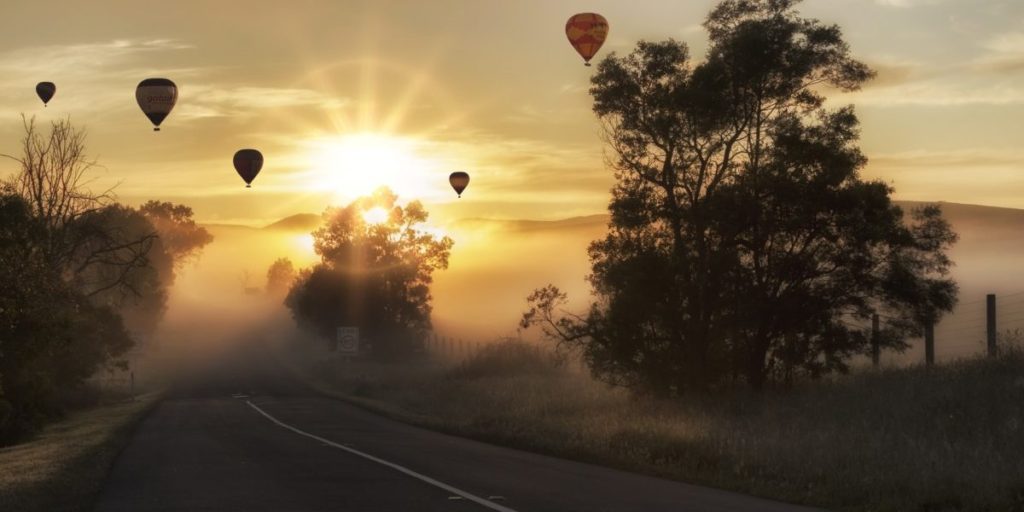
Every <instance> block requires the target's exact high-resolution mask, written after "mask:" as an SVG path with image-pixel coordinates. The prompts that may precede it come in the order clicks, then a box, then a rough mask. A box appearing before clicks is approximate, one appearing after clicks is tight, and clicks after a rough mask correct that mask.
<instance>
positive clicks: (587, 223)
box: [454, 213, 608, 232]
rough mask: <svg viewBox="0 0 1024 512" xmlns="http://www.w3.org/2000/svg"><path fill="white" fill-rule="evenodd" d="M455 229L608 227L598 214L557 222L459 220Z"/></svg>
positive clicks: (571, 228) (552, 229) (605, 217)
mask: <svg viewBox="0 0 1024 512" xmlns="http://www.w3.org/2000/svg"><path fill="white" fill-rule="evenodd" d="M454 225H455V226H456V227H466V228H470V229H472V228H487V227H491V228H500V229H503V230H506V231H518V232H524V231H558V230H575V229H587V228H594V227H600V228H604V227H605V226H607V225H608V215H607V214H604V213H599V214H596V215H585V216H581V217H569V218H567V219H559V220H523V219H482V218H472V219H461V220H458V221H456V222H455V223H454Z"/></svg>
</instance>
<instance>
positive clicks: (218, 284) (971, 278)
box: [154, 202, 1024, 364]
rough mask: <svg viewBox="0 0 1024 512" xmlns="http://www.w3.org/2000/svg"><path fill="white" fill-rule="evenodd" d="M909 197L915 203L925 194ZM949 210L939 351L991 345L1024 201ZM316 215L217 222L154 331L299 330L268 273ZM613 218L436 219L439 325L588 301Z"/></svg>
mask: <svg viewBox="0 0 1024 512" xmlns="http://www.w3.org/2000/svg"><path fill="white" fill-rule="evenodd" d="M901 204H902V205H903V206H904V207H905V208H906V209H909V208H912V207H914V206H915V205H918V204H921V203H913V202H904V203H901ZM943 213H944V215H945V216H946V218H947V219H948V220H949V221H950V222H951V223H952V225H953V228H954V230H955V231H956V232H957V233H958V234H959V235H960V241H959V243H957V244H956V246H954V248H953V249H952V251H951V252H950V256H951V258H952V259H953V260H954V262H955V263H956V265H955V267H954V268H953V270H952V273H953V277H954V278H955V279H956V280H957V282H958V283H959V285H960V304H961V305H959V306H958V307H957V309H956V311H955V312H954V314H953V315H951V316H948V317H946V318H944V319H943V321H942V322H940V323H939V325H938V326H937V328H936V340H937V341H936V357H937V359H938V360H940V361H942V360H950V359H954V358H958V357H963V356H968V355H971V354H975V353H978V352H979V351H981V350H983V349H984V332H985V331H984V326H985V323H984V318H985V317H984V315H985V310H984V298H985V294H986V293H995V294H997V296H999V297H1000V301H999V309H998V311H999V315H998V317H997V321H998V328H999V330H1000V331H1003V330H1004V329H1015V328H1024V314H1022V313H1021V311H1022V310H1024V300H1021V296H1014V295H1013V294H1015V293H1018V292H1021V291H1024V275H1022V274H1021V272H1020V254H1022V253H1024V210H1017V209H1008V208H994V207H986V206H973V205H962V204H953V203H943ZM318 222H319V216H318V215H311V214H303V215H295V216H292V217H288V218H286V219H284V220H283V221H281V222H278V223H275V224H273V225H271V226H267V227H263V228H257V227H245V226H234V225H217V224H212V225H207V226H206V227H207V229H209V230H210V232H211V233H212V234H213V235H214V242H213V243H212V244H210V245H209V246H207V247H206V248H205V249H204V251H203V253H202V255H201V256H200V257H199V258H198V259H197V260H194V261H192V262H191V263H188V264H187V265H186V266H185V268H184V269H182V271H181V273H180V277H179V278H178V280H177V282H176V283H175V286H174V287H173V289H172V294H171V297H170V301H169V304H168V314H167V317H166V318H165V320H164V322H163V325H162V327H161V328H160V330H159V332H158V333H157V335H156V336H155V340H154V341H155V342H156V343H157V344H158V345H160V348H161V350H163V351H165V352H166V351H168V350H171V351H173V349H175V348H182V349H185V350H184V352H185V353H186V354H189V355H198V354H204V353H207V352H209V351H217V350H219V349H221V348H223V347H224V346H226V345H231V344H232V343H233V342H240V341H246V340H249V341H251V340H253V339H263V340H268V341H271V340H272V341H279V340H274V338H278V339H291V338H292V337H294V336H297V335H299V334H298V333H297V331H296V329H295V327H294V323H293V322H292V320H291V315H290V313H289V312H288V310H287V309H286V308H284V307H283V305H282V303H281V301H282V298H281V297H277V296H270V295H268V294H267V293H266V292H265V290H264V287H265V285H266V272H267V268H268V267H269V266H270V264H271V263H272V262H273V261H274V260H275V259H277V258H280V257H287V258H290V259H291V260H292V261H293V262H294V263H295V266H296V268H305V267H309V266H310V265H312V264H313V263H314V262H316V261H317V257H316V254H315V253H314V252H313V250H312V245H311V244H312V238H311V236H310V232H311V231H312V230H313V229H315V227H316V225H317V224H318ZM606 223H607V216H606V215H603V214H598V215H590V216H584V217H573V218H569V219H564V220H558V221H533V220H495V219H480V218H473V219H461V220H455V221H452V222H450V223H448V224H444V225H439V226H437V228H438V229H439V230H441V231H443V232H444V233H446V234H448V235H449V236H451V237H452V238H453V239H454V240H455V246H454V247H453V249H452V252H451V257H450V260H449V268H448V269H447V270H445V271H442V272H438V273H437V274H435V282H434V286H433V290H432V293H433V296H434V301H433V305H434V310H433V324H434V330H435V332H436V333H438V334H440V335H443V336H450V337H456V338H464V339H467V340H472V341H479V342H489V341H493V340H496V339H498V338H500V337H503V336H513V335H516V333H517V332H516V329H517V324H518V320H519V317H520V315H521V314H522V312H523V310H524V309H525V298H526V296H527V295H528V294H529V293H530V292H531V291H532V290H533V289H534V288H537V287H539V286H542V285H544V284H547V283H553V284H556V285H558V286H559V287H561V288H563V289H564V290H565V291H567V292H568V293H569V297H570V300H571V307H572V308H576V309H578V310H582V308H584V307H586V304H587V300H588V299H589V285H588V283H587V282H586V275H587V274H588V272H589V261H588V258H587V246H588V244H589V243H590V242H591V241H592V240H595V239H597V238H600V237H601V236H602V235H603V233H604V232H605V230H606ZM240 329H241V330H240ZM524 336H525V337H527V338H531V339H532V338H536V333H533V332H529V333H525V334H524ZM911 341H912V345H913V346H912V348H911V349H909V350H908V351H907V352H906V353H904V354H894V353H883V356H882V361H883V363H890V364H905V363H913V362H920V361H922V360H923V358H924V348H923V345H922V344H920V343H918V342H917V340H911Z"/></svg>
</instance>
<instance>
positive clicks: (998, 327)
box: [870, 292, 1024, 366]
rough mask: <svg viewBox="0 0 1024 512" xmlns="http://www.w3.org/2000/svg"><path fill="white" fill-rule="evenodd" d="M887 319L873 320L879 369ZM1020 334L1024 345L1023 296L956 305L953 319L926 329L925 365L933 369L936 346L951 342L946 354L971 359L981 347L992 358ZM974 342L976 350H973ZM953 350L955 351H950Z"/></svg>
mask: <svg viewBox="0 0 1024 512" xmlns="http://www.w3.org/2000/svg"><path fill="white" fill-rule="evenodd" d="M884 318H888V317H886V316H885V315H874V316H873V317H872V318H871V327H870V328H871V361H872V364H874V365H875V366H878V364H879V360H880V357H881V348H880V347H879V343H878V340H879V329H880V323H881V319H884ZM1015 332H1016V333H1020V335H1021V337H1022V339H1021V341H1024V292H1018V293H1011V294H1006V295H1001V296H997V295H996V294H994V293H990V294H988V295H986V296H985V298H983V299H977V300H973V301H970V302H965V303H961V304H958V305H957V308H956V310H955V311H954V313H953V314H952V315H949V316H947V317H946V318H944V319H942V320H940V321H939V322H938V323H937V324H932V325H925V326H924V337H923V338H922V339H921V341H922V342H923V345H924V361H925V364H927V365H934V364H935V359H936V347H937V344H939V343H942V342H943V341H950V342H952V345H948V346H947V347H946V348H947V351H949V353H950V355H952V356H964V355H969V353H970V352H974V351H975V350H976V347H977V346H978V345H982V346H983V347H984V352H985V353H987V354H988V356H989V357H995V356H996V355H997V354H998V352H999V344H1000V343H1005V342H1006V341H1008V340H1006V339H1005V335H1006V334H1010V333H1015ZM972 342H973V343H974V344H973V347H975V348H974V349H972ZM950 349H952V350H950Z"/></svg>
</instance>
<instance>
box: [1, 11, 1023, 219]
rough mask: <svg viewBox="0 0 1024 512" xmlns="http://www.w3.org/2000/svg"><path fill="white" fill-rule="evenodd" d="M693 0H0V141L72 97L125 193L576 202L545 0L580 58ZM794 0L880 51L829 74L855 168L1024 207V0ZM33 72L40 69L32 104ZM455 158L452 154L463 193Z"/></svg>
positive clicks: (905, 185)
mask: <svg viewBox="0 0 1024 512" xmlns="http://www.w3.org/2000/svg"><path fill="white" fill-rule="evenodd" d="M713 4H714V2H713V1H712V0H687V1H679V0H662V1H655V0H630V1H618V2H616V1H586V2H583V1H575V0H572V1H569V0H566V1H557V2H552V1H549V0H528V1H523V0H516V1H514V2H513V1H505V2H497V1H476V0H460V1H455V0H444V1H434V0H432V1H430V2H422V1H408V2H381V1H374V2H348V1H340V0H336V1H328V0H323V1H290V2H278V1H258V0H245V1H237V2H236V1H217V2H207V1H193V0H179V1H174V2H169V1H163V2H146V1H140V0H132V1H104V0H96V1H90V2H79V1H73V2H72V1H66V2H62V1H49V2H46V3H45V4H44V3H42V2H35V1H31V2H29V1H5V2H4V4H3V9H2V13H0V151H2V152H6V153H10V152H16V151H17V141H18V138H19V135H20V133H19V132H20V129H21V125H20V119H19V115H20V114H21V113H25V114H28V115H36V116H37V118H38V120H40V121H47V120H50V119H54V118H56V117H57V116H63V115H70V116H71V119H72V121H73V122H75V123H76V124H79V125H82V126H84V127H86V128H87V130H88V132H89V148H90V153H91V154H93V155H94V156H96V157H97V158H98V159H99V161H100V163H101V164H102V165H103V166H104V168H103V170H102V171H101V177H100V178H101V179H100V183H101V184H106V183H114V182H120V185H119V188H118V189H117V190H118V194H119V196H120V197H121V199H122V200H124V201H126V202H129V203H137V202H140V201H142V200H145V199H149V198H158V199H164V200H174V201H179V202H184V203H187V204H190V205H192V206H193V207H194V208H195V210H196V212H197V215H198V217H199V218H200V219H201V220H205V221H209V222H243V223H249V224H260V223H263V222H266V221H271V220H274V219H276V218H279V217H282V216H285V215H289V214H292V213H298V212H320V211H322V210H323V208H324V207H325V206H326V205H327V204H329V203H332V202H340V201H344V200H347V199H350V198H351V197H353V196H354V195H356V194H358V193H360V192H363V191H365V190H366V189H367V188H370V187H372V186H374V185H376V184H378V183H380V184H388V185H391V186H393V187H394V188H395V189H396V190H398V191H399V192H400V193H401V194H402V195H403V197H404V198H407V199H408V198H411V197H410V196H417V197H421V198H423V199H424V200H425V201H426V202H428V203H429V206H430V208H431V210H432V211H434V212H435V213H436V214H437V215H439V216H440V217H442V218H445V217H448V218H454V217H474V216H487V217H506V218H548V219H552V218H561V217H567V216H573V215H581V214H588V213H596V212H600V211H602V210H603V209H604V207H605V203H606V201H607V195H608V194H607V190H608V187H609V185H610V183H611V176H610V173H609V172H608V171H607V170H605V168H604V163H603V162H604V158H605V155H604V148H603V144H602V142H601V140H600V136H599V130H598V125H597V122H596V120H595V119H594V117H593V115H592V113H591V111H590V101H589V97H588V95H587V93H586V88H587V86H588V78H589V76H590V72H591V69H590V68H585V67H583V66H582V64H581V62H580V59H579V58H578V57H577V56H576V55H575V53H574V52H573V51H572V49H571V48H570V47H569V45H568V43H567V42H566V41H565V36H564V34H563V27H564V23H565V19H566V18H567V17H568V16H569V15H571V14H573V13H575V12H579V11H596V12H600V13H602V14H604V15H605V17H607V18H608V20H609V22H610V24H611V34H610V40H609V42H608V43H607V44H606V45H605V48H604V49H602V51H601V53H600V54H599V56H598V58H600V57H603V56H604V55H607V54H608V53H609V52H610V51H618V52H625V51H629V50H630V49H631V48H632V47H633V45H634V44H635V42H636V41H637V40H638V39H641V38H646V39H664V38H669V37H674V38H677V39H681V40H684V41H686V42H687V43H689V44H690V45H691V47H692V49H693V53H694V55H696V56H697V57H700V56H701V55H702V54H703V52H704V48H705V34H704V32H703V29H701V27H700V22H701V21H702V19H703V17H704V16H705V14H706V13H707V11H708V10H709V9H710V7H711V6H712V5H713ZM801 11H802V12H803V13H805V14H806V15H809V16H814V17H817V18H820V19H822V20H825V21H828V22H836V23H839V24H840V25H841V26H842V27H843V29H844V31H845V34H846V36H847V38H848V40H849V41H850V43H851V46H852V49H853V51H854V53H855V55H857V56H858V57H860V58H861V59H863V60H864V61H866V62H868V63H869V64H871V65H872V66H873V67H875V68H876V69H877V70H878V71H879V78H878V80H876V81H875V82H874V83H873V84H871V85H870V86H869V87H867V88H866V89H865V90H864V91H862V92H860V93H856V94H850V95H845V96H843V97H839V98H837V101H838V102H840V103H847V102H853V103H855V104H856V105H857V107H858V112H859V114H860V115H861V118H862V121H863V148H864V150H865V152H866V154H867V155H868V156H869V158H870V159H871V164H870V166H869V168H868V170H867V172H866V175H867V176H870V177H882V178H884V179H885V180H887V181H890V182H892V183H893V184H894V185H895V186H896V188H897V197H898V198H902V199H918V200H946V201H955V202H966V203H976V204H988V205H1000V206H1010V207H1022V208H1024V147H1022V142H1024V134H1022V131H1021V127H1022V125H1024V2H1021V1H1020V0H1006V1H996V0H981V1H968V0H807V1H806V2H805V3H804V4H803V5H802V7H801ZM153 76H160V77H166V78H170V79H172V80H174V81H176V82H177V83H178V85H179V87H180V97H179V102H178V106H177V107H176V109H175V111H174V112H173V113H172V114H171V115H170V117H169V118H168V119H167V121H165V123H164V127H165V128H164V131H162V132H161V133H159V134H155V133H153V132H152V131H151V130H150V128H149V125H148V123H147V121H146V119H145V117H144V116H143V115H142V114H141V113H140V112H139V111H138V108H137V106H136V104H135V101H134V96H133V94H134V88H135V85H136V84H137V83H138V82H139V81H140V80H142V79H144V78H147V77H153ZM42 80H50V81H53V82H56V84H57V87H58V90H57V95H56V97H55V98H54V100H53V101H52V103H51V106H50V107H49V108H46V109H43V108H42V106H41V104H40V103H39V101H38V100H37V99H36V97H35V94H34V85H35V83H36V82H38V81H42ZM242 147H255V148H258V149H260V150H261V151H262V152H263V154H264V156H265V158H266V165H265V167H264V171H263V174H261V175H260V177H259V178H257V180H256V182H255V183H254V188H253V189H250V190H246V189H245V188H244V187H243V185H242V183H241V181H240V180H239V179H238V177H237V176H236V175H235V174H234V171H233V169H232V168H231V156H232V154H233V153H234V151H235V150H237V149H239V148H242ZM368 162H378V164H377V165H376V166H374V167H373V168H367V167H368V165H369V164H368ZM13 169H14V166H13V165H12V164H10V163H9V162H2V163H0V174H3V175H6V174H9V173H10V172H12V171H13ZM452 170H467V171H469V172H470V173H471V174H472V176H473V181H472V183H471V184H470V188H469V190H468V191H467V194H466V195H465V197H464V198H463V199H461V200H457V199H455V196H454V194H453V193H451V191H450V190H449V189H448V187H447V183H446V178H447V174H448V172H450V171H452Z"/></svg>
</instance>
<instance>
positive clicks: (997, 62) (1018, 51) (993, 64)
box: [975, 32, 1024, 74]
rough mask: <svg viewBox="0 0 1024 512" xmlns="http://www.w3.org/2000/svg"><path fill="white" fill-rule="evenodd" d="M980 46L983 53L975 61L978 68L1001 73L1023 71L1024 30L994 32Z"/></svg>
mask: <svg viewBox="0 0 1024 512" xmlns="http://www.w3.org/2000/svg"><path fill="white" fill-rule="evenodd" d="M981 47H982V48H984V49H985V53H984V54H982V55H981V56H980V57H979V58H978V59H977V60H976V61H975V64H976V67H977V68H978V69H979V70H982V71H986V70H987V71H991V72H995V73H1003V74H1007V73H1008V74H1016V73H1019V72H1021V71H1024V32H1004V33H1002V34H996V35H994V36H992V37H991V38H989V39H988V40H986V41H984V42H982V43H981Z"/></svg>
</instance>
